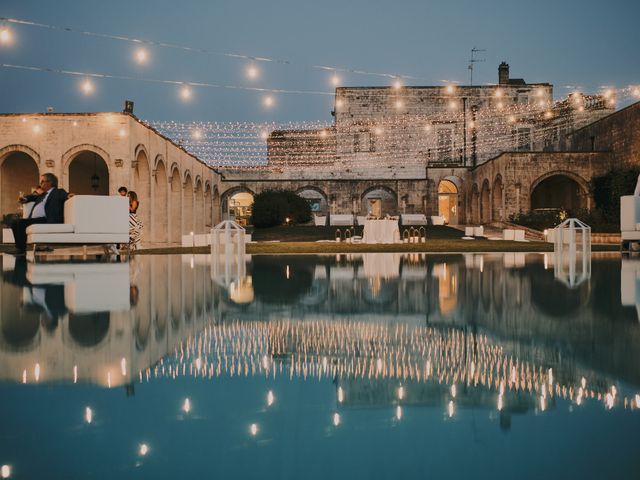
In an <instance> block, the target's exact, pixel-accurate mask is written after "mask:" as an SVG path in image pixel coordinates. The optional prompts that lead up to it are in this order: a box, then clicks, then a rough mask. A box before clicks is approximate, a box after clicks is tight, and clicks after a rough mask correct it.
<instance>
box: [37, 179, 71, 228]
mask: <svg viewBox="0 0 640 480" xmlns="http://www.w3.org/2000/svg"><path fill="white" fill-rule="evenodd" d="M45 195H46V193H43V194H42V195H41V196H39V197H36V198H33V199H31V198H29V197H30V196H27V199H29V201H31V200H35V201H36V204H38V203H40V202H38V199H40V198H42V199H44V196H45ZM68 197H69V194H68V193H67V191H66V190H65V189H64V188H54V189H53V190H52V191H51V193H50V194H49V198H47V203H45V204H44V214H45V217H46V219H47V223H64V202H65V201H66V200H67V198H68ZM40 201H42V200H40ZM34 207H35V205H34Z"/></svg>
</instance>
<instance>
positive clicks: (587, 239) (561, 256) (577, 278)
mask: <svg viewBox="0 0 640 480" xmlns="http://www.w3.org/2000/svg"><path fill="white" fill-rule="evenodd" d="M553 238H554V248H553V251H554V257H555V259H554V263H555V265H554V276H555V277H556V278H557V279H558V280H560V281H562V282H563V283H565V284H566V285H567V286H569V287H571V288H573V287H577V286H578V285H580V284H581V283H582V282H584V281H585V280H588V279H589V278H590V277H591V227H589V226H588V225H587V224H585V223H584V222H581V221H580V220H578V219H577V218H567V219H566V220H565V221H564V222H562V223H561V224H560V225H558V226H557V227H556V228H554V229H553Z"/></svg>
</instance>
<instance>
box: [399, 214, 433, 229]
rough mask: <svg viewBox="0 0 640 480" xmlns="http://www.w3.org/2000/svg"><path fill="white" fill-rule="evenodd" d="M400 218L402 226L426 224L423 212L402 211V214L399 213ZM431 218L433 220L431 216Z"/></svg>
mask: <svg viewBox="0 0 640 480" xmlns="http://www.w3.org/2000/svg"><path fill="white" fill-rule="evenodd" d="M400 218H401V222H402V225H403V226H404V225H426V224H427V216H426V215H425V214H424V213H403V214H402V215H400ZM431 218H432V221H433V217H431ZM434 225H435V224H434Z"/></svg>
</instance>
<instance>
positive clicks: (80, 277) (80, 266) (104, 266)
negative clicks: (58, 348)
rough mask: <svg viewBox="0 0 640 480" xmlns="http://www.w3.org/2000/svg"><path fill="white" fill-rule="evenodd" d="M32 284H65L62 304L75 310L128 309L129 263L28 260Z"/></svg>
mask: <svg viewBox="0 0 640 480" xmlns="http://www.w3.org/2000/svg"><path fill="white" fill-rule="evenodd" d="M27 280H29V283H31V284H32V285H64V303H65V305H66V306H67V308H68V309H69V311H71V312H74V313H92V312H109V311H111V312H114V311H122V310H129V286H130V285H129V264H128V263H37V264H32V263H30V264H29V265H28V267H27Z"/></svg>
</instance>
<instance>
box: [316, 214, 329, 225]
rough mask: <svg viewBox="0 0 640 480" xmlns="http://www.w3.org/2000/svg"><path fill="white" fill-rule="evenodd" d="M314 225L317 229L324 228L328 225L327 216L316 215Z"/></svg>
mask: <svg viewBox="0 0 640 480" xmlns="http://www.w3.org/2000/svg"><path fill="white" fill-rule="evenodd" d="M313 224H314V225H315V226H316V227H324V226H325V225H326V224H327V216H326V215H314V216H313Z"/></svg>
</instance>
